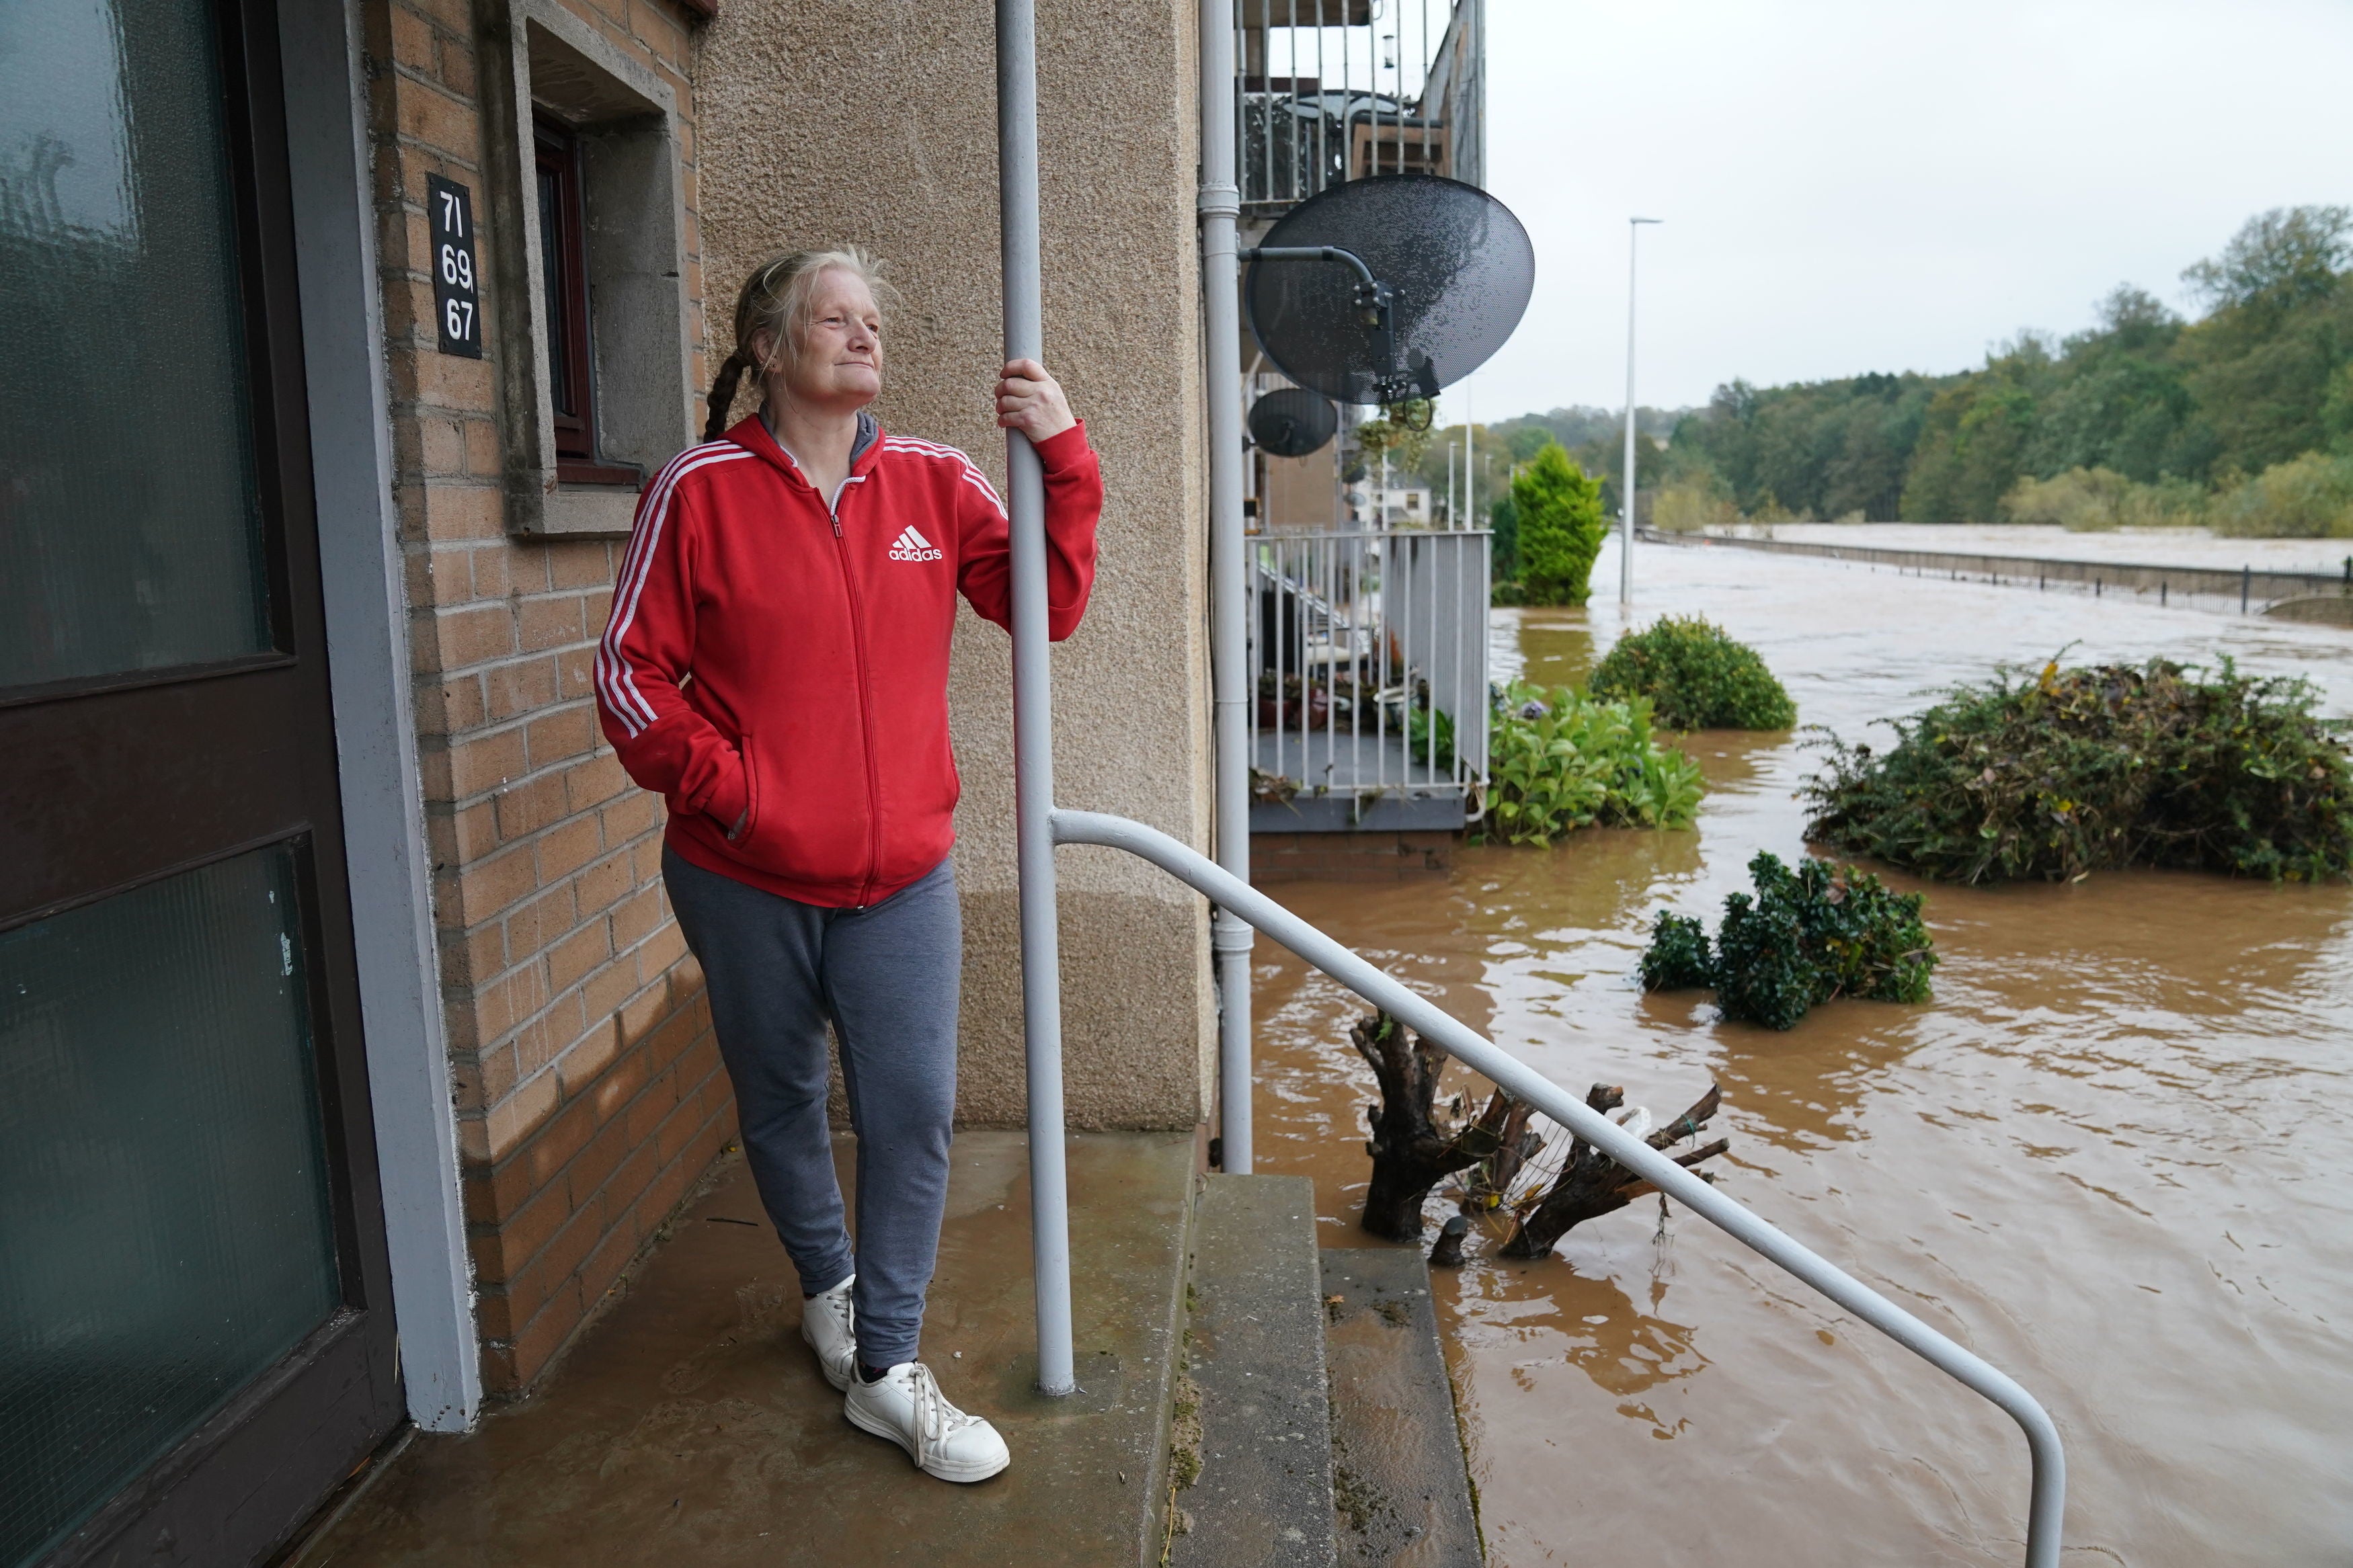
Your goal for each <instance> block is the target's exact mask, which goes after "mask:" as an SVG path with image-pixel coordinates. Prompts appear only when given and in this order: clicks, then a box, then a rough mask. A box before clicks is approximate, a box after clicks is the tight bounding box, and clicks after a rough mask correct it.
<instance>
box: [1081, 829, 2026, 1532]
mask: <svg viewBox="0 0 2353 1568" xmlns="http://www.w3.org/2000/svg"><path fill="white" fill-rule="evenodd" d="M1050 821H1051V823H1052V826H1053V835H1054V842H1055V843H1057V844H1097V845H1102V846H1104V847H1109V848H1113V849H1124V850H1126V851H1127V852H1128V853H1129V854H1131V855H1136V856H1140V857H1142V858H1144V859H1146V860H1149V861H1151V862H1152V863H1153V864H1154V865H1155V866H1157V867H1159V868H1161V869H1162V870H1164V871H1166V872H1167V873H1168V874H1169V875H1170V876H1172V877H1175V878H1176V879H1177V880H1178V881H1180V882H1184V883H1187V885H1189V886H1190V887H1191V888H1192V889H1194V890H1195V891H1197V892H1198V893H1200V894H1201V895H1202V896H1203V897H1205V898H1207V899H1208V900H1209V901H1210V902H1211V903H1213V904H1215V905H1216V906H1217V907H1218V908H1219V910H1222V911H1224V912H1226V913H1228V914H1231V915H1238V916H1240V918H1241V919H1242V920H1245V921H1249V922H1250V924H1251V925H1253V926H1255V927H1256V928H1258V929H1259V930H1260V931H1264V932H1265V933H1266V934H1267V935H1269V936H1271V937H1272V938H1273V939H1274V940H1275V941H1277V942H1281V943H1282V945H1283V946H1285V947H1287V948H1289V949H1290V950H1291V951H1292V952H1295V953H1297V954H1298V955H1299V956H1300V957H1301V958H1303V959H1304V960H1305V961H1306V962H1308V963H1312V964H1314V966H1315V967H1316V968H1318V969H1320V970H1322V971H1323V972H1324V973H1326V974H1328V975H1330V976H1331V977H1332V978H1333V979H1335V980H1336V981H1338V982H1339V983H1340V984H1343V985H1345V986H1346V987H1347V988H1348V989H1349V990H1351V991H1353V992H1355V993H1356V994H1357V995H1359V996H1361V997H1363V998H1364V999H1365V1000H1366V1001H1367V1002H1369V1003H1371V1004H1372V1005H1374V1006H1376V1007H1378V1008H1380V1009H1382V1010H1383V1011H1385V1012H1387V1013H1388V1014H1389V1015H1391V1016H1394V1017H1395V1018H1397V1019H1398V1021H1399V1022H1400V1023H1402V1024H1404V1025H1405V1026H1407V1027H1409V1028H1410V1029H1412V1030H1414V1031H1415V1032H1416V1033H1418V1034H1420V1035H1422V1036H1424V1037H1427V1038H1429V1039H1432V1040H1435V1041H1436V1042H1438V1044H1440V1046H1442V1047H1445V1048H1446V1050H1447V1051H1448V1052H1449V1053H1450V1054H1451V1055H1452V1056H1454V1057H1455V1058H1457V1059H1458V1060H1460V1061H1461V1062H1462V1064H1463V1065H1464V1066H1466V1067H1469V1068H1472V1069H1474V1070H1475V1071H1478V1072H1480V1073H1482V1074H1484V1075H1485V1076H1486V1077H1487V1078H1488V1079H1491V1080H1492V1081H1493V1083H1494V1084H1495V1085H1496V1086H1497V1087H1499V1088H1501V1089H1504V1091H1505V1092H1507V1093H1509V1094H1511V1095H1512V1096H1514V1098H1515V1099H1518V1100H1525V1101H1526V1102H1527V1103H1528V1104H1530V1105H1533V1106H1535V1108H1536V1109H1537V1110H1541V1111H1543V1112H1544V1113H1545V1114H1546V1116H1549V1117H1551V1118H1552V1119H1553V1120H1554V1121H1557V1122H1559V1123H1560V1124H1561V1125H1562V1126H1564V1127H1566V1128H1567V1129H1568V1130H1569V1131H1571V1132H1574V1133H1576V1134H1577V1136H1578V1137H1580V1138H1582V1139H1584V1140H1585V1141H1586V1142H1588V1143H1591V1144H1592V1145H1594V1146H1595V1147H1596V1148H1598V1149H1599V1150H1600V1151H1601V1152H1603V1153H1605V1154H1608V1155H1609V1157H1610V1158H1611V1159H1613V1160H1615V1161H1617V1162H1618V1163H1620V1164H1621V1165H1623V1166H1625V1167H1626V1168H1627V1169H1628V1170H1630V1171H1631V1172H1633V1173H1635V1174H1636V1175H1638V1176H1641V1178H1642V1179H1643V1180H1645V1181H1647V1182H1650V1183H1651V1184H1653V1185H1654V1186H1656V1187H1657V1188H1658V1189H1659V1190H1660V1191H1661V1192H1662V1193H1664V1194H1667V1195H1668V1196H1670V1197H1672V1198H1673V1199H1675V1200H1676V1201H1677V1202H1679V1203H1681V1204H1682V1205H1683V1206H1684V1207H1686V1208H1688V1209H1690V1210H1692V1212H1694V1214H1696V1215H1699V1216H1700V1217H1701V1218H1702V1219H1704V1220H1706V1221H1708V1222H1709V1223H1710V1224H1711V1225H1714V1226H1715V1227H1716V1228H1717V1229H1719V1230H1722V1231H1725V1232H1726V1233H1727V1234H1729V1235H1730V1236H1731V1237H1733V1238H1734V1239H1735V1240H1736V1241H1738V1242H1740V1243H1741V1244H1742V1245H1744V1246H1746V1247H1748V1248H1749V1249H1750V1250H1752V1251H1754V1252H1756V1253H1757V1254H1758V1255H1760V1256H1761V1257H1763V1258H1766V1259H1767V1261H1769V1262H1772V1263H1775V1264H1778V1265H1779V1266H1780V1267H1781V1268H1784V1269H1787V1270H1788V1272H1789V1273H1791V1274H1794V1275H1796V1276H1797V1277H1798V1278H1799V1279H1801V1280H1803V1281H1804V1282H1805V1283H1806V1284H1808V1285H1810V1286H1812V1287H1813V1288H1814V1289H1816V1290H1819V1291H1820V1292H1821V1293H1822V1294H1823V1295H1825V1296H1827V1297H1829V1298H1830V1299H1831V1300H1833V1301H1835V1302H1837V1303H1838V1304H1839V1305H1840V1306H1841V1307H1843V1308H1844V1309H1846V1310H1848V1311H1850V1312H1852V1313H1853V1314H1854V1315H1855V1316H1856V1317H1858V1318H1861V1319H1862V1321H1864V1322H1866V1323H1869V1324H1870V1325H1871V1326H1872V1327H1873V1328H1874V1329H1877V1330H1878V1331H1880V1332H1881V1333H1883V1334H1885V1335H1886V1336H1887V1337H1888V1338H1890V1339H1892V1340H1894V1342H1896V1343H1897V1344H1900V1345H1902V1346H1903V1347H1904V1348H1905V1349H1906V1350H1908V1351H1910V1352H1913V1353H1914V1354H1915V1355H1917V1356H1919V1357H1920V1358H1921V1359H1923V1360H1924V1361H1926V1362H1927V1363H1929V1364H1930V1365H1932V1366H1934V1367H1936V1368H1937V1369H1938V1370H1939V1371H1941V1372H1943V1373H1946V1374H1947V1375H1948V1376H1950V1377H1953V1378H1955V1379H1956V1380H1957V1381H1958V1382H1960V1383H1961V1384H1964V1385H1966V1386H1968V1388H1970V1389H1973V1390H1975V1391H1976V1392H1977V1393H1978V1394H1983V1395H1984V1396H1985V1397H1986V1398H1988V1399H1989V1400H1991V1401H1992V1402H1993V1403H1994V1404H1995V1405H1999V1406H2000V1407H2001V1409H2002V1411H2003V1412H2004V1413H2005V1414H2006V1415H2009V1416H2010V1419H2011V1420H2013V1421H2015V1422H2017V1423H2018V1425H2019V1426H2020V1427H2021V1429H2022V1430H2023V1431H2024V1432H2025V1434H2026V1447H2027V1453H2028V1455H2029V1457H2030V1458H2031V1462H2032V1465H2033V1486H2032V1489H2031V1495H2030V1500H2029V1502H2028V1507H2027V1522H2026V1565H2027V1568H2058V1563H2059V1537H2060V1527H2061V1522H2062V1519H2063V1515H2064V1513H2065V1511H2066V1501H2067V1459H2066V1454H2065V1452H2064V1450H2063V1448H2062V1447H2061V1446H2060V1442H2059V1429H2058V1427H2057V1426H2055V1425H2053V1424H2052V1420H2051V1417H2050V1415H2049V1414H2048V1413H2046V1412H2045V1411H2044V1410H2043V1408H2042V1405H2040V1404H2038V1403H2036V1401H2035V1398H2034V1396H2033V1395H2032V1394H2029V1393H2027V1392H2026V1390H2025V1389H2023V1388H2021V1387H2020V1386H2019V1384H2017V1382H2016V1381H2015V1380H2013V1379H2012V1378H2011V1377H2010V1375H2009V1374H2008V1373H2004V1372H2002V1371H2000V1369H1999V1368H1997V1367H1995V1366H1993V1365H1992V1364H1990V1363H1988V1362H1986V1361H1984V1360H1982V1359H1981V1358H1979V1357H1978V1356H1977V1355H1975V1354H1973V1353H1971V1352H1968V1351H1966V1350H1964V1349H1962V1348H1961V1347H1960V1346H1959V1345H1957V1344H1956V1343H1954V1342H1952V1341H1951V1340H1949V1339H1947V1338H1946V1337H1945V1336H1944V1335H1943V1334H1940V1333H1938V1332H1937V1331H1936V1330H1934V1329H1932V1328H1930V1327H1929V1326H1928V1325H1927V1324H1926V1323H1924V1322H1922V1321H1920V1320H1919V1319H1917V1318H1915V1317H1914V1316H1913V1315H1912V1314H1911V1313H1909V1312H1907V1311H1905V1310H1904V1309H1903V1308H1901V1307H1899V1306H1897V1305H1896V1304H1895V1303H1894V1302H1893V1301H1891V1300H1888V1299H1887V1298H1886V1297H1884V1296H1882V1295H1881V1294H1880V1293H1879V1292H1878V1291H1876V1290H1873V1289H1872V1288H1871V1287H1870V1286H1868V1285H1865V1284H1864V1283H1862V1281H1861V1280H1860V1279H1855V1278H1854V1276H1852V1275H1851V1274H1849V1273H1847V1272H1846V1271H1845V1270H1844V1269H1841V1268H1839V1267H1838V1266H1837V1265H1836V1264H1834V1263H1831V1261H1830V1260H1829V1259H1827V1258H1823V1257H1822V1256H1820V1254H1819V1253H1817V1252H1815V1251H1813V1250H1812V1249H1811V1248H1810V1247H1806V1246H1804V1245H1803V1244H1801V1243H1799V1242H1798V1241H1796V1240H1794V1239H1792V1238H1791V1237H1788V1236H1786V1235H1784V1234H1782V1233H1781V1232H1780V1231H1779V1230H1777V1229H1775V1228H1774V1227H1773V1226H1770V1225H1767V1223H1766V1222H1765V1221H1764V1220H1762V1219H1760V1218H1758V1217H1757V1215H1754V1214H1751V1213H1750V1212H1749V1211H1748V1210H1747V1209H1746V1208H1744V1207H1743V1206H1742V1205H1739V1204H1737V1203H1736V1202H1734V1201H1733V1200H1732V1199H1731V1198H1729V1197H1726V1196H1725V1194H1723V1193H1720V1192H1718V1191H1717V1190H1716V1189H1715V1187H1713V1186H1711V1185H1709V1184H1707V1183H1705V1182H1704V1181H1702V1180H1700V1178H1699V1177H1697V1176H1695V1175H1694V1174H1692V1173H1690V1172H1689V1171H1687V1170H1685V1169H1683V1167H1682V1166H1681V1165H1678V1164H1676V1163H1674V1162H1673V1161H1672V1160H1671V1159H1669V1158H1667V1156H1666V1155H1664V1154H1662V1153H1661V1152H1659V1151H1657V1150H1655V1149H1653V1148H1651V1146H1650V1145H1649V1144H1648V1143H1645V1142H1642V1140H1641V1139H1640V1138H1637V1137H1635V1136H1633V1135H1632V1134H1630V1132H1628V1131H1626V1130H1625V1129H1624V1128H1622V1127H1620V1126H1619V1125H1618V1124H1617V1123H1616V1122H1614V1121H1610V1120H1609V1118H1608V1117H1605V1116H1603V1115H1602V1114H1601V1113H1600V1112H1599V1111H1597V1110H1593V1109H1591V1108H1590V1107H1589V1106H1587V1105H1586V1104H1584V1103H1583V1102H1582V1101H1580V1100H1577V1097H1576V1096H1574V1095H1572V1094H1569V1093H1567V1091H1566V1090H1564V1089H1561V1088H1560V1086H1559V1085H1557V1084H1556V1083H1554V1082H1553V1081H1552V1080H1551V1079H1547V1078H1546V1077H1544V1076H1543V1075H1542V1074H1540V1073H1538V1072H1537V1071H1536V1070H1535V1068H1530V1067H1528V1066H1527V1065H1526V1064H1525V1063H1523V1062H1521V1061H1520V1060H1518V1059H1517V1058H1514V1057H1513V1056H1512V1055H1511V1054H1510V1053H1508V1052H1506V1051H1505V1050H1504V1048H1503V1047H1500V1046H1497V1045H1496V1044H1495V1043H1494V1042H1493V1041H1492V1040H1489V1039H1487V1038H1485V1037H1482V1036H1481V1035H1480V1034H1479V1033H1478V1032H1477V1031H1475V1030H1473V1029H1472V1028H1471V1027H1470V1026H1468V1025H1466V1024H1463V1023H1461V1021H1459V1020H1458V1019H1455V1018H1453V1017H1451V1016H1448V1015H1447V1014H1446V1013H1445V1012H1443V1011H1441V1010H1440V1008H1439V1007H1437V1006H1436V1005H1433V1004H1432V1003H1431V1002H1430V1001H1429V1000H1428V999H1427V998H1426V997H1422V996H1418V995H1416V994H1414V993H1413V992H1411V991H1409V990H1408V989H1406V987H1405V986H1404V985H1403V984H1399V983H1398V981H1397V980H1396V979H1395V978H1393V977H1392V976H1390V975H1388V974H1387V973H1383V972H1382V971H1381V970H1379V969H1377V968H1375V967H1374V966H1373V965H1372V964H1371V963H1367V962H1366V960H1365V959H1363V958H1361V957H1359V956H1358V955H1357V954H1356V952H1352V951H1350V950H1349V949H1348V948H1346V947H1345V946H1343V945H1341V943H1339V942H1335V940H1333V939H1332V938H1331V937H1329V936H1326V935H1325V934H1324V932H1323V931H1318V930H1317V929H1316V928H1315V927H1314V926H1312V925H1310V924H1309V923H1308V922H1307V921H1303V920H1302V919H1300V918H1299V917H1298V916H1297V915H1294V914H1293V913H1292V912H1291V911H1290V910H1286V909H1284V908H1283V907H1282V905H1281V904H1278V903H1276V902H1275V901H1274V900H1272V899H1270V898H1268V897H1267V896H1266V895H1265V894H1264V893H1261V892H1260V891H1259V890H1258V889H1255V888H1252V887H1250V886H1249V885H1248V884H1246V883H1244V882H1241V881H1239V880H1237V879H1235V878H1233V877H1232V876H1230V875H1229V874H1228V873H1226V872H1224V871H1222V870H1220V869H1219V868H1218V867H1217V866H1216V865H1215V864H1213V863H1212V862H1210V861H1209V860H1208V859H1207V858H1204V857H1203V856H1201V855H1198V854H1196V853H1195V852H1194V851H1193V850H1191V849H1189V848H1187V847H1185V846H1184V845H1182V844H1180V843H1178V842H1177V841H1176V839H1174V838H1171V837H1168V836H1167V835H1166V834H1165V833H1162V832H1160V831H1158V830H1157V829H1155V828H1151V827H1146V826H1144V824H1142V823H1140V822H1131V821H1129V820H1128V819H1127V818H1125V817H1123V816H1106V815H1104V814H1103V813H1101V812H1092V811H1064V810H1057V811H1055V812H1054V813H1053V814H1052V816H1051V818H1050Z"/></svg>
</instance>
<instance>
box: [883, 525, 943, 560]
mask: <svg viewBox="0 0 2353 1568" xmlns="http://www.w3.org/2000/svg"><path fill="white" fill-rule="evenodd" d="M939 558H940V552H939V550H938V548H937V547H936V546H934V544H933V543H932V542H931V541H930V540H928V539H925V538H924V537H923V535H922V534H920V533H917V532H916V531H914V530H913V528H909V529H907V530H906V531H903V532H902V533H901V534H900V535H899V537H898V538H896V539H894V540H892V542H891V559H892V560H893V561H937V560H938V559H939Z"/></svg>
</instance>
